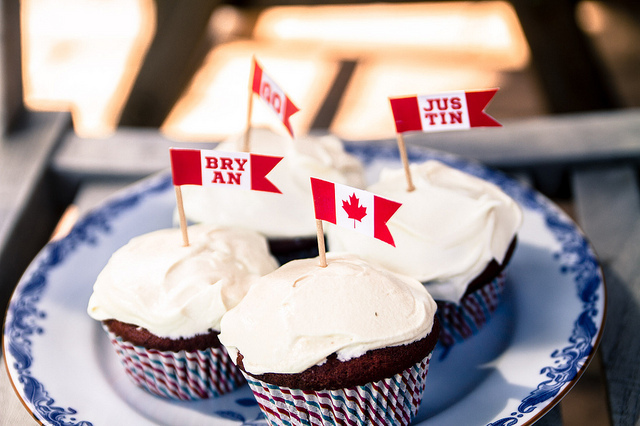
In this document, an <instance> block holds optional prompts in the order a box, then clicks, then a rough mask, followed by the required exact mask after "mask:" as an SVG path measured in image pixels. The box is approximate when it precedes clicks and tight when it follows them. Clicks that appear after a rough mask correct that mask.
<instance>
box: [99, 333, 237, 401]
mask: <svg viewBox="0 0 640 426" xmlns="http://www.w3.org/2000/svg"><path fill="white" fill-rule="evenodd" d="M105 330H106V331H107V333H108V334H109V339H110V340H111V344H112V345H113V346H114V347H115V349H116V352H117V354H118V357H119V358H120V362H121V364H122V365H123V366H124V368H125V372H126V373H127V376H128V377H129V378H130V379H131V380H132V381H133V383H135V384H136V385H138V386H140V387H142V388H143V389H146V390H147V391H149V392H151V393H153V394H155V395H159V396H162V397H165V398H171V399H179V400H187V401H192V400H200V399H205V398H212V397H217V396H220V395H223V394H225V393H228V392H231V391H233V390H234V389H236V388H238V387H239V386H241V385H243V384H244V383H245V380H244V376H243V375H242V372H241V371H240V369H239V368H238V367H236V365H235V364H234V363H233V362H232V361H231V358H230V357H229V354H228V353H227V351H226V349H225V348H224V347H223V346H221V347H219V348H209V349H206V350H197V351H184V350H182V351H179V352H171V351H160V350H156V349H147V348H144V347H142V346H136V345H133V344H131V343H129V342H127V341H124V340H123V339H122V338H121V337H119V336H116V335H115V334H114V333H112V332H111V331H109V330H108V329H107V328H106V327H105Z"/></svg>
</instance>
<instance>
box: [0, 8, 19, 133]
mask: <svg viewBox="0 0 640 426" xmlns="http://www.w3.org/2000/svg"><path fill="white" fill-rule="evenodd" d="M21 53H22V51H21V43H20V1H19V0H4V1H2V3H0V135H1V134H5V133H8V132H9V130H10V129H11V127H12V126H13V125H14V124H15V122H16V121H17V120H18V119H19V117H20V116H21V115H22V114H23V112H24V105H23V100H22V56H21Z"/></svg>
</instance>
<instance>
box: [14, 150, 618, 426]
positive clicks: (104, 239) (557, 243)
mask: <svg viewBox="0 0 640 426" xmlns="http://www.w3.org/2000/svg"><path fill="white" fill-rule="evenodd" d="M346 148H347V149H348V150H349V151H350V152H351V153H353V154H354V155H356V156H358V157H359V158H361V159H362V161H363V162H364V164H365V167H366V172H367V177H368V179H369V180H370V181H373V180H375V179H376V177H377V175H378V174H379V171H380V170H381V168H382V167H385V166H388V167H394V168H398V167H400V161H399V157H398V153H397V147H396V146H395V145H394V144H388V143H371V144H362V143H348V144H346ZM409 157H410V160H411V161H412V162H420V161H424V160H427V159H438V160H440V161H443V162H445V163H447V164H449V165H451V166H453V167H456V168H458V169H461V170H463V171H465V172H468V173H470V174H473V175H476V176H479V177H481V178H483V179H486V180H488V181H491V182H493V183H495V184H497V185H499V186H500V187H501V188H502V189H503V190H504V191H505V192H506V193H508V194H509V195H510V196H511V197H513V198H514V199H515V200H516V201H517V202H518V203H519V204H520V206H521V207H522V208H523V211H524V223H523V228H522V230H521V232H520V233H519V236H518V237H519V246H518V249H517V250H516V253H515V255H514V257H513V260H512V262H511V264H510V265H509V268H508V270H507V278H506V279H507V285H506V290H505V295H504V301H503V303H502V304H501V306H500V307H499V308H498V310H497V311H496V313H495V314H494V317H493V318H492V319H491V321H490V322H489V324H487V326H486V327H485V328H483V329H482V330H481V331H480V333H478V334H477V335H475V336H473V337H472V338H471V339H469V340H467V341H465V342H464V343H462V344H458V345H456V346H454V347H452V348H451V349H450V350H449V351H447V352H445V351H444V350H442V348H439V347H438V348H436V351H435V352H434V356H433V359H432V361H431V367H430V370H429V375H428V377H427V386H426V390H425V395H424V398H423V403H422V405H421V407H420V410H419V411H418V414H417V416H416V418H415V419H414V422H413V424H416V425H422V424H424V425H426V424H428V425H429V426H439V425H451V424H466V425H474V424H477V425H491V426H494V425H495V426H514V425H531V424H532V423H533V422H535V421H536V420H537V419H538V418H539V417H540V416H542V415H543V414H544V413H546V412H547V411H548V410H550V409H551V408H552V407H553V406H554V405H555V404H556V403H557V402H558V401H559V400H560V399H561V398H562V397H563V396H564V395H565V394H566V393H567V392H568V391H569V389H571V387H572V386H573V385H574V384H575V383H576V381H577V380H578V379H579V377H580V376H581V374H582V373H583V372H584V370H585V369H586V367H587V365H588V363H589V361H590V360H591V358H592V356H593V354H594V352H595V349H596V348H597V345H598V343H599V341H600V337H601V334H602V329H603V322H604V314H605V313H604V306H605V297H606V292H605V285H604V281H603V278H602V273H601V270H600V266H599V264H598V260H597V258H596V257H595V255H594V253H593V250H592V249H591V247H590V246H589V244H588V242H587V241H586V239H585V237H584V236H583V235H582V233H581V232H580V230H579V229H578V228H577V226H576V225H575V224H574V223H573V222H572V221H571V219H569V218H568V217H567V216H566V215H565V214H564V213H563V212H562V211H561V210H560V209H559V208H558V207H557V206H555V205H554V204H553V203H551V202H550V201H549V200H548V199H546V198H545V197H544V196H542V195H540V194H539V193H537V192H536V191H534V190H533V189H531V188H529V187H527V186H526V185H524V184H521V183H519V182H517V181H515V180H513V179H511V178H509V177H507V176H505V175H504V174H502V173H500V172H497V171H494V170H492V169H489V168H487V167H484V166H482V165H480V164H478V163H474V162H469V161H466V160H463V159H460V158H459V157H455V156H451V155H448V154H443V153H440V152H434V151H430V150H427V149H423V148H416V147H412V149H409ZM174 207H175V195H174V192H173V188H172V185H171V179H170V176H169V174H168V173H161V174H158V175H156V176H153V177H150V178H148V179H145V180H143V181H141V182H139V183H138V184H136V185H133V186H131V187H129V188H127V189H125V190H123V191H121V192H120V193H118V194H117V195H115V196H114V197H111V198H109V199H108V200H105V202H104V203H103V204H102V205H101V206H100V207H98V208H96V209H95V210H93V211H92V212H91V213H89V214H88V215H86V216H85V217H84V218H82V219H81V220H80V221H79V222H78V223H77V224H76V226H75V227H74V228H73V229H72V231H71V232H70V234H69V235H68V236H66V237H65V238H63V239H61V240H58V241H54V242H51V243H49V244H48V245H47V246H45V247H44V249H43V250H42V251H41V252H40V253H39V254H38V256H36V258H35V259H34V261H33V262H32V264H31V265H30V266H29V268H28V269H27V271H26V272H25V274H24V276H23V277H22V279H21V280H20V282H19V284H18V286H17V288H16V290H15V292H14V294H13V296H12V299H11V301H10V304H9V309H8V312H7V316H6V321H5V328H4V341H3V345H4V347H3V351H4V354H5V362H6V363H7V368H8V371H9V376H10V378H11V380H12V382H13V384H14V387H15V389H16V390H17V393H18V396H19V397H20V399H21V400H22V401H23V402H24V404H25V406H26V407H27V408H28V409H29V411H30V412H31V413H32V414H33V415H34V416H35V417H36V418H37V419H38V420H39V421H40V422H42V423H43V424H47V425H61V426H67V425H69V426H71V425H80V426H88V425H98V424H117V422H122V423H123V424H136V425H147V424H148V425H157V424H166V425H172V424H181V425H188V424H193V425H199V424H204V423H205V422H206V423H207V424H212V425H227V424H228V425H266V421H265V419H264V417H263V416H262V414H261V413H260V411H259V409H258V406H257V403H256V402H255V399H254V398H253V395H252V394H251V391H250V390H249V388H248V387H247V386H245V387H243V388H241V389H239V390H237V391H235V392H233V393H231V394H229V395H225V396H223V397H221V398H216V399H211V400H206V401H199V402H170V401H167V400H164V399H160V398H157V397H154V396H152V395H150V394H147V393H146V392H144V391H142V390H141V389H138V388H137V387H135V386H133V385H132V384H131V383H130V382H129V381H128V379H127V378H126V377H125V375H124V372H123V371H122V370H121V368H120V366H119V365H118V361H117V359H116V357H115V354H113V353H112V350H111V348H110V347H109V342H108V337H107V336H106V335H105V334H104V332H103V331H102V329H101V327H100V324H98V323H97V322H96V321H94V320H92V319H91V318H89V317H88V315H87V314H86V305H87V301H88V298H89V296H90V294H91V288H92V285H93V281H94V280H95V277H96V276H97V274H98V272H99V271H100V270H101V269H102V267H103V266H104V265H105V264H106V261H107V260H108V258H109V256H110V255H111V253H112V252H113V251H114V250H115V249H117V248H118V247H120V246H121V245H122V244H124V243H125V242H126V241H128V240H129V239H130V238H131V237H133V236H134V235H138V234H142V233H145V232H149V231H151V230H154V229H158V228H162V227H170V226H172V225H173V219H172V218H173V209H174Z"/></svg>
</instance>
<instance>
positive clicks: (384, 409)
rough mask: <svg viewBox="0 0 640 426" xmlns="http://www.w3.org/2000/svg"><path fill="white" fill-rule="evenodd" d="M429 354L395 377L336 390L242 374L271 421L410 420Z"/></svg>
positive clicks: (352, 423)
mask: <svg viewBox="0 0 640 426" xmlns="http://www.w3.org/2000/svg"><path fill="white" fill-rule="evenodd" d="M430 360H431V354H429V355H428V356H427V357H425V358H424V359H423V360H422V361H420V362H418V363H416V364H414V365H413V366H411V367H409V368H407V369H406V370H404V371H402V372H401V373H398V374H395V375H394V376H393V377H390V378H386V379H382V380H378V381H376V382H370V383H367V384H365V385H362V386H355V387H351V388H345V389H337V390H321V391H303V390H300V389H291V388H287V387H282V386H276V385H271V384H269V383H265V382H263V381H261V380H258V379H256V378H255V377H252V376H249V375H247V374H245V377H246V379H247V382H248V383H249V386H250V387H251V390H252V391H253V394H254V395H255V397H256V400H257V401H258V404H259V406H260V409H261V410H262V412H263V413H264V414H265V416H266V418H267V420H268V421H269V423H270V424H271V425H273V426H282V425H285V426H298V425H300V426H302V425H305V426H309V425H311V426H326V425H349V426H358V425H363V424H370V425H378V426H382V425H408V424H409V423H411V419H412V418H413V417H414V416H415V415H416V413H417V412H418V408H419V407H420V402H421V401H422V395H423V393H424V388H425V381H426V378H427V372H428V370H429V361H430Z"/></svg>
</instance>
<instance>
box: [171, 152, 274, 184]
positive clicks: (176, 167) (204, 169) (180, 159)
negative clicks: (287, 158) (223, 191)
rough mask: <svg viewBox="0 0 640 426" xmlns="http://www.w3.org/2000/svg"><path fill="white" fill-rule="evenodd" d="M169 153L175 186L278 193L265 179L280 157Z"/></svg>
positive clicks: (249, 154) (231, 153)
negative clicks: (215, 187)
mask: <svg viewBox="0 0 640 426" xmlns="http://www.w3.org/2000/svg"><path fill="white" fill-rule="evenodd" d="M169 152H170V154H171V176H172V178H173V184H174V185H175V186H180V185H200V186H229V187H235V188H242V189H250V190H253V191H265V192H275V193H278V194H280V193H281V192H280V190H279V189H278V188H277V187H276V186H275V185H274V184H273V183H272V182H271V181H269V180H268V179H267V177H266V176H267V174H268V173H269V172H270V171H271V170H273V168H274V167H275V166H276V165H277V164H278V163H279V162H280V160H282V157H274V156H269V155H259V154H253V153H249V152H224V151H215V150H206V149H186V148H170V149H169Z"/></svg>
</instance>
